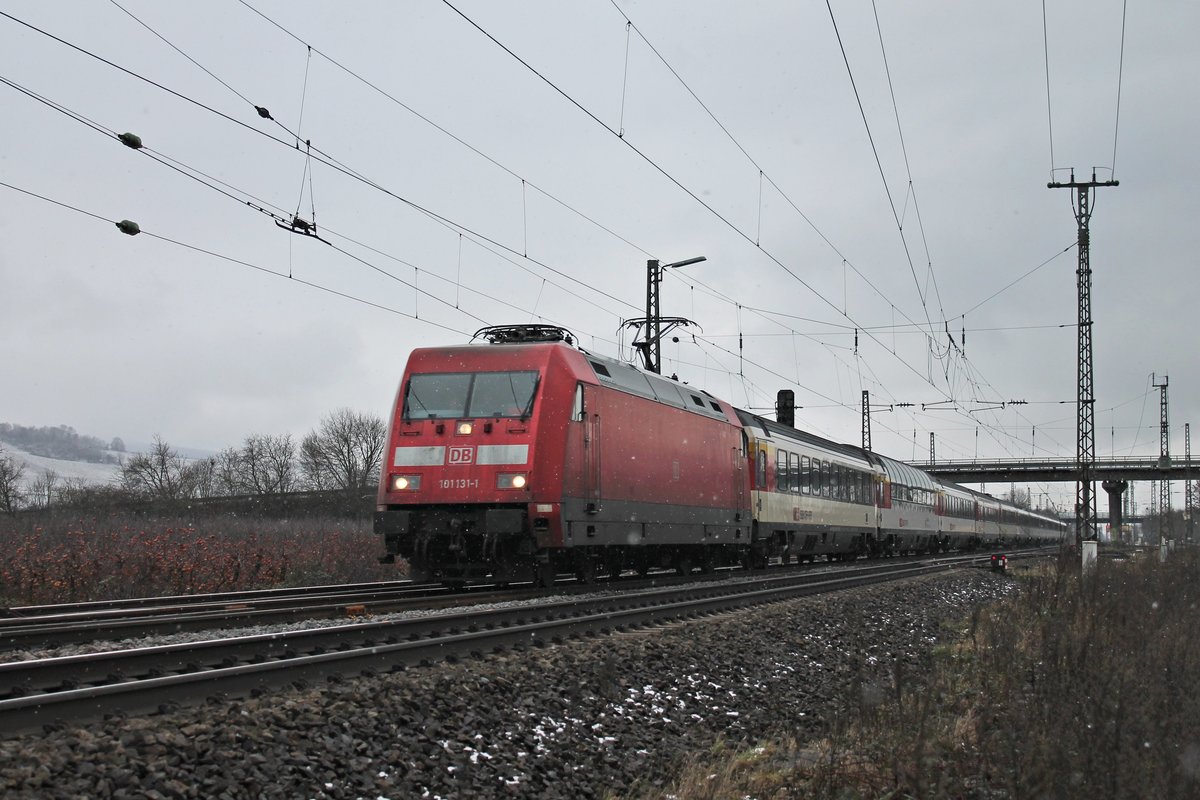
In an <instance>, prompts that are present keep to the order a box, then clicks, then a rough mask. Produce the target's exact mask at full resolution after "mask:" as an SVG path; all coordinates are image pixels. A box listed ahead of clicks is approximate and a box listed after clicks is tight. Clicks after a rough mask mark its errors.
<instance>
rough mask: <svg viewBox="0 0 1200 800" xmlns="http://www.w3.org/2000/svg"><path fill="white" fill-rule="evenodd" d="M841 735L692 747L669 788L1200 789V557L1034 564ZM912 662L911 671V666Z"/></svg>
mask: <svg viewBox="0 0 1200 800" xmlns="http://www.w3.org/2000/svg"><path fill="white" fill-rule="evenodd" d="M1023 580H1024V581H1025V583H1026V584H1027V585H1026V591H1024V592H1023V593H1022V594H1021V595H1020V596H1019V597H1017V598H1015V599H1013V600H1011V601H1007V602H1005V603H1001V604H998V605H995V606H992V607H990V608H987V609H982V610H977V611H976V612H975V613H974V614H973V615H972V616H971V618H970V619H969V620H963V621H962V624H961V625H959V626H956V628H957V630H956V631H954V632H953V633H954V634H956V638H955V639H954V641H952V642H951V643H950V644H947V645H942V646H939V647H938V648H936V649H935V650H934V651H933V652H932V653H930V654H929V658H928V662H927V663H926V664H925V665H923V667H922V668H921V669H920V670H917V674H904V672H902V671H901V672H893V673H892V674H891V675H889V676H884V678H883V681H882V685H881V683H880V682H879V681H876V682H874V683H872V682H870V681H865V682H859V684H858V685H855V686H851V687H848V688H847V692H846V700H845V702H844V703H843V707H842V708H841V709H840V710H839V711H838V712H837V713H834V714H832V715H831V716H830V718H829V719H828V720H827V721H826V724H827V733H826V735H825V736H824V737H823V738H822V739H820V740H818V741H814V742H805V743H797V742H794V741H792V740H790V739H788V738H787V737H786V735H784V736H782V737H781V738H780V739H778V740H777V741H774V742H768V743H765V744H763V745H761V746H760V747H755V748H748V749H742V750H728V749H727V748H726V749H725V750H724V751H720V750H718V751H714V752H711V753H706V754H704V755H703V756H702V757H697V758H695V759H693V761H692V763H690V764H689V765H687V768H686V769H685V770H684V772H683V775H682V777H681V778H680V780H679V781H678V782H677V784H676V785H674V786H672V787H671V789H670V790H669V791H667V792H665V793H659V794H657V795H656V796H657V797H673V798H678V799H679V800H697V799H698V798H762V799H764V800H765V798H793V797H806V798H807V797H813V798H839V800H840V799H842V798H940V797H953V798H988V799H989V800H991V799H993V798H1042V797H1046V798H1096V799H1099V798H1149V797H1153V798H1194V797H1200V558H1198V557H1197V554H1196V553H1194V552H1180V553H1178V554H1176V555H1175V556H1173V557H1172V559H1170V560H1169V561H1168V562H1167V563H1165V564H1160V563H1159V562H1158V560H1157V558H1145V559H1141V560H1139V561H1136V562H1123V563H1122V562H1118V563H1111V562H1109V563H1103V564H1102V565H1101V569H1100V570H1099V572H1098V573H1097V574H1095V575H1093V576H1092V577H1090V578H1089V579H1087V580H1081V578H1080V577H1079V576H1078V575H1077V574H1075V572H1074V571H1073V570H1072V569H1071V568H1070V565H1059V566H1058V567H1052V568H1048V569H1045V570H1043V571H1041V572H1039V573H1037V574H1033V575H1031V576H1028V577H1026V578H1023ZM910 671H911V670H910Z"/></svg>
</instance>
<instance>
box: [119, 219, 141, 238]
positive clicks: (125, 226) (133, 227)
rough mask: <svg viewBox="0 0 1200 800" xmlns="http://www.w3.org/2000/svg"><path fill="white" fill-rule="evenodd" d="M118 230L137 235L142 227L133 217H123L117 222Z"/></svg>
mask: <svg viewBox="0 0 1200 800" xmlns="http://www.w3.org/2000/svg"><path fill="white" fill-rule="evenodd" d="M117 230H119V231H120V232H121V233H124V234H127V235H129V236H137V235H138V234H139V233H141V232H142V229H141V228H140V227H139V226H138V224H137V223H136V222H134V221H133V220H131V219H123V220H121V221H120V222H118V223H117Z"/></svg>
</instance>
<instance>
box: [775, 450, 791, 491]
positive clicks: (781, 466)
mask: <svg viewBox="0 0 1200 800" xmlns="http://www.w3.org/2000/svg"><path fill="white" fill-rule="evenodd" d="M787 485H788V481H787V451H786V450H776V451H775V491H777V492H786V491H787Z"/></svg>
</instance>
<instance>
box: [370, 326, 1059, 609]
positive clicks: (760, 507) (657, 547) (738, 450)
mask: <svg viewBox="0 0 1200 800" xmlns="http://www.w3.org/2000/svg"><path fill="white" fill-rule="evenodd" d="M479 337H483V338H485V339H486V340H487V342H488V343H487V344H470V345H465V346H458V347H438V348H422V349H418V350H414V351H413V353H412V355H411V356H410V358H409V361H408V366H407V368H406V369H405V373H404V378H403V380H402V382H401V384H400V388H399V391H398V392H397V395H396V403H395V407H394V409H393V413H392V418H391V423H390V430H389V433H388V446H387V450H386V454H385V461H384V465H383V469H382V471H381V478H380V487H379V495H378V502H377V507H376V514H375V530H376V532H377V533H379V534H381V535H382V536H383V539H384V544H385V548H386V553H387V556H385V559H387V560H394V559H395V557H396V556H399V557H401V558H403V559H405V560H406V561H407V562H408V564H409V567H410V570H411V574H412V576H413V577H414V578H415V579H437V580H441V581H443V582H445V583H450V584H462V583H468V582H479V581H490V582H497V583H507V582H510V581H519V580H529V579H533V580H534V581H535V582H537V583H539V584H542V585H549V584H551V583H553V581H554V578H555V576H557V575H558V574H559V573H562V572H572V573H575V574H576V575H577V576H578V577H579V578H580V579H581V580H585V581H586V580H591V579H592V578H594V577H595V576H596V574H597V573H600V572H603V573H606V574H609V575H614V576H615V575H618V574H620V573H621V572H622V571H624V570H626V569H634V570H637V571H638V572H640V573H643V574H644V573H645V572H646V571H648V570H649V569H651V568H653V567H659V566H662V567H673V568H675V569H676V570H677V571H678V572H680V573H683V574H686V573H689V572H691V571H692V570H693V569H694V568H699V569H702V570H705V571H709V570H712V569H713V568H715V567H717V566H721V565H732V564H739V563H740V564H743V565H745V566H762V565H764V564H765V563H766V562H767V560H768V559H769V558H771V557H772V556H781V557H783V558H784V559H785V560H787V559H788V558H790V556H791V555H792V554H795V555H796V556H797V557H798V558H804V557H808V558H812V557H815V556H816V555H825V556H827V557H829V558H831V559H832V558H853V557H856V556H857V555H859V554H863V553H866V554H875V555H878V554H884V553H887V552H892V551H902V550H905V549H909V550H916V549H930V548H933V547H936V546H938V544H939V543H941V544H943V545H944V544H946V543H947V542H949V541H950V540H951V539H952V540H953V541H954V543H955V544H959V545H972V544H978V543H980V542H983V541H986V539H987V537H985V536H982V535H981V532H982V531H983V526H982V522H980V523H979V524H978V525H975V526H969V527H971V528H973V530H966V529H965V528H964V526H963V524H962V523H963V522H964V521H963V520H954V519H953V517H945V519H948V520H950V521H951V522H954V523H956V525H957V533H956V534H955V535H954V536H952V537H946V536H942V535H941V528H942V520H943V519H944V517H943V510H944V508H945V506H944V504H943V503H942V502H941V501H940V500H939V498H940V497H942V496H943V494H953V490H952V489H951V487H946V490H947V491H946V492H942V491H941V489H940V488H939V487H941V486H942V485H941V484H938V483H937V482H936V481H934V480H933V479H931V478H929V476H927V475H925V474H924V473H921V472H920V471H919V470H916V469H914V468H912V467H908V466H907V465H900V464H899V462H893V461H890V460H888V459H883V458H882V457H880V456H876V455H875V454H873V453H868V452H866V451H863V450H861V449H858V448H852V447H849V446H847V445H837V444H834V443H832V442H827V441H825V440H823V439H819V438H818V437H814V436H812V435H810V434H805V433H802V432H800V431H797V430H795V429H794V428H791V427H788V426H782V425H780V424H779V423H776V422H773V421H769V420H764V419H762V418H761V417H757V416H755V415H753V414H750V413H749V412H746V411H740V410H738V409H735V408H733V407H732V406H730V405H729V404H728V403H725V402H723V401H721V400H718V399H716V398H714V397H712V396H711V395H709V394H707V393H706V392H703V391H700V390H697V389H694V388H692V387H690V386H688V385H686V384H682V383H680V382H678V381H675V380H671V379H667V378H663V377H661V376H659V375H654V374H650V373H646V372H643V371H642V370H640V369H638V368H636V367H634V366H632V365H629V364H625V363H622V362H619V361H615V360H613V359H609V358H603V357H600V356H595V355H592V354H590V353H586V352H584V351H582V350H580V349H577V348H576V347H574V346H573V337H572V336H571V335H570V334H569V333H568V332H567V331H565V330H563V329H562V328H557V327H552V326H539V325H514V326H498V327H492V328H484V329H483V330H481V331H479V332H478V333H476V338H479ZM901 468H902V469H901ZM910 473H911V474H910ZM901 476H903V477H901ZM902 481H903V483H904V485H902V483H901V482H902ZM894 487H895V489H894V491H893V488H894ZM953 489H954V490H957V491H958V493H959V494H961V493H962V490H959V489H957V487H953ZM901 492H903V498H904V500H903V501H901V500H900V499H899V498H900V497H901ZM988 499H989V500H990V501H991V503H992V504H995V503H997V502H998V501H995V500H991V499H990V498H988ZM897 504H900V505H901V506H903V507H904V508H908V510H907V511H903V510H902V511H901V513H900V514H899V515H898V514H897V513H896V512H895V510H894V509H895V508H896V507H898V506H897ZM905 504H907V505H905ZM960 505H961V504H960ZM981 506H982V504H981V503H978V502H975V503H971V504H970V506H969V510H970V511H971V512H973V514H972V515H973V516H975V517H976V518H977V519H979V520H982V514H981V513H980V512H979V511H978V509H979V508H980V507H981ZM955 508H958V506H955ZM918 515H919V518H920V519H921V520H922V521H921V523H920V525H919V526H913V527H912V528H908V529H903V528H904V526H906V525H908V524H909V523H908V519H909V518H911V517H915V516H918ZM893 516H895V517H896V521H894V522H893V521H892V517H893ZM1027 522H1030V523H1031V524H1032V525H1033V528H1034V529H1035V531H1034V533H1033V534H1032V537H1031V538H1033V539H1035V540H1037V539H1048V538H1057V537H1059V536H1061V535H1062V525H1061V524H1060V523H1058V522H1057V521H1056V520H1050V519H1048V518H1044V517H1036V516H1034V519H1032V520H1027ZM947 525H948V526H949V525H950V523H949V522H948V523H947Z"/></svg>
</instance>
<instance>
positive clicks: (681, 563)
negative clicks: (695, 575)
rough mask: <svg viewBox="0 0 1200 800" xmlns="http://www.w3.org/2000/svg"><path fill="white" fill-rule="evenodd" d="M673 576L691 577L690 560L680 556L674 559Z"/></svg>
mask: <svg viewBox="0 0 1200 800" xmlns="http://www.w3.org/2000/svg"><path fill="white" fill-rule="evenodd" d="M675 574H676V575H684V576H687V575H691V574H692V559H691V558H690V557H688V556H681V557H680V558H677V559H675Z"/></svg>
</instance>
